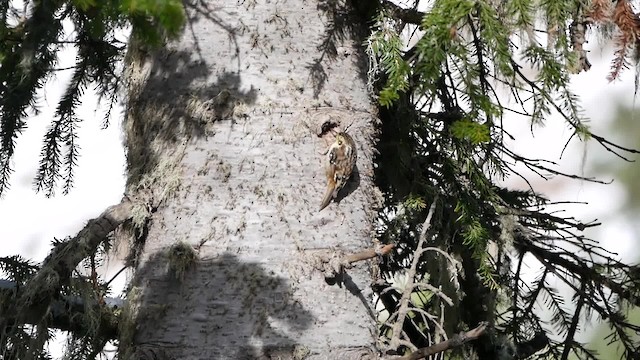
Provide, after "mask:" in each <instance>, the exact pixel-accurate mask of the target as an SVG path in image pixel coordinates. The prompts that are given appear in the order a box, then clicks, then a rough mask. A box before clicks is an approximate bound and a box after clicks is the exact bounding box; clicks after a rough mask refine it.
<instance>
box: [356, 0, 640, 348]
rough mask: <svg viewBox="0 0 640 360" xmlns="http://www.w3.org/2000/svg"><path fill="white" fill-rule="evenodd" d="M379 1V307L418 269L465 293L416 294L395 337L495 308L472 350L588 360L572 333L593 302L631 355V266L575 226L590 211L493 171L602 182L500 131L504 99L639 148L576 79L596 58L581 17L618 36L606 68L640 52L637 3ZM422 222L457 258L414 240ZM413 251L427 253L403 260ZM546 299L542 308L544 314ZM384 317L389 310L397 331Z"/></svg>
mask: <svg viewBox="0 0 640 360" xmlns="http://www.w3.org/2000/svg"><path fill="white" fill-rule="evenodd" d="M381 4H382V7H381V9H380V11H379V12H378V16H377V18H376V22H375V25H374V27H373V31H372V34H371V36H370V37H369V39H368V40H367V42H366V44H365V45H366V48H367V53H368V55H369V58H370V65H371V67H372V69H371V70H370V74H371V75H373V82H374V86H376V87H377V88H379V89H380V91H379V93H378V95H379V102H380V104H381V106H382V107H383V111H382V114H383V116H382V117H383V127H382V144H381V149H380V154H381V155H380V159H379V160H380V166H379V172H378V174H377V179H378V180H379V181H380V182H381V185H382V187H383V190H386V194H387V195H388V196H387V206H388V208H387V211H385V212H384V213H383V215H382V217H381V224H382V226H380V229H379V232H380V237H381V239H383V242H385V243H389V242H395V243H396V244H397V248H398V249H399V250H398V251H397V252H396V254H395V256H393V257H392V258H390V259H386V261H385V264H384V265H383V270H384V272H385V274H386V275H385V276H384V279H385V281H382V282H379V283H378V284H377V285H376V286H377V291H378V293H379V295H380V301H381V303H382V304H384V307H385V309H386V311H387V312H388V313H389V314H396V313H397V312H398V309H399V306H400V304H399V301H397V299H398V296H397V294H396V295H395V297H394V295H393V294H394V292H392V291H390V289H394V286H395V287H397V284H396V281H394V280H393V279H394V276H397V274H398V273H404V274H409V275H411V276H416V277H417V278H419V277H421V276H423V274H425V273H427V274H429V275H430V279H429V280H428V283H429V284H431V285H432V286H434V287H435V288H440V289H443V291H444V292H445V293H447V294H448V295H449V296H452V297H453V295H456V296H455V298H456V299H457V301H458V303H457V308H451V307H447V306H446V301H444V299H443V298H441V297H436V296H434V297H432V300H431V301H429V302H428V303H427V305H426V306H425V304H415V305H414V306H413V307H412V309H411V312H412V313H413V315H411V316H410V317H411V322H410V323H408V322H405V324H404V328H403V331H404V333H403V334H402V335H401V336H400V337H401V339H402V340H405V342H404V351H408V352H411V351H415V350H416V348H418V347H421V346H428V345H430V344H433V343H434V341H433V339H434V338H438V336H443V334H442V331H443V330H442V328H444V330H445V331H446V333H457V332H459V331H460V330H463V329H468V328H472V327H474V326H476V324H478V323H480V322H481V321H489V322H490V323H491V324H493V325H494V327H493V330H492V331H490V332H489V335H490V336H489V339H488V340H486V341H479V342H475V343H474V352H475V353H476V354H477V356H478V357H479V358H480V359H503V358H528V357H529V356H532V355H533V354H534V353H535V354H536V356H535V358H554V359H568V358H569V356H572V357H575V358H580V359H595V358H597V356H596V354H595V353H593V352H592V351H590V350H589V349H588V348H587V347H585V346H584V344H581V343H579V342H577V341H576V339H575V335H576V332H577V330H578V329H579V328H580V327H581V325H582V324H583V322H584V321H585V318H591V317H593V316H595V317H596V318H597V319H598V320H600V321H606V322H608V323H609V325H610V327H611V329H612V331H611V335H610V338H611V339H612V341H616V342H617V344H618V346H620V347H621V348H622V349H623V352H624V357H625V358H636V357H638V356H640V353H638V343H637V338H636V339H635V340H634V338H632V337H630V334H631V333H634V332H636V333H637V331H638V330H640V327H638V326H637V325H634V324H633V323H631V322H629V321H628V320H627V318H626V315H625V314H626V313H625V309H627V308H628V307H633V306H638V305H640V302H639V301H638V294H640V278H639V277H638V267H637V265H631V264H625V263H622V262H620V261H619V260H617V259H618V257H617V255H616V254H611V253H609V252H607V251H606V250H605V249H603V248H601V247H600V246H599V245H598V243H597V242H596V241H593V240H591V239H587V238H585V237H584V235H582V234H581V232H582V231H583V230H584V229H585V228H587V227H591V226H596V225H598V224H595V223H582V222H580V221H578V220H576V219H573V218H571V217H561V216H557V215H555V214H556V210H557V209H558V204H553V203H550V202H549V201H548V200H547V199H545V198H544V197H542V196H541V195H539V194H537V193H536V192H535V190H534V189H533V188H532V189H530V191H513V190H509V189H506V188H502V187H500V186H499V185H498V184H499V183H500V181H501V180H502V179H504V178H505V177H506V176H514V175H515V176H519V177H521V178H523V179H524V180H525V181H527V178H526V177H525V176H524V175H523V174H520V173H518V172H516V170H515V165H516V164H522V165H524V166H525V167H526V168H528V169H529V170H531V171H533V172H534V173H536V174H538V175H539V176H541V177H542V178H544V179H547V177H548V175H546V174H553V175H561V176H567V177H570V178H574V179H582V180H584V181H594V182H600V181H599V180H597V179H591V178H584V177H581V176H577V175H572V174H564V173H561V172H560V171H558V170H557V169H556V167H555V164H554V163H552V162H545V161H543V160H538V159H534V158H526V157H524V156H522V155H520V154H518V153H517V152H516V151H515V150H514V149H512V148H509V147H508V146H507V144H506V143H505V141H504V139H506V138H511V135H510V134H509V133H507V132H506V130H505V129H504V128H503V121H504V118H505V115H506V114H507V113H510V114H517V115H519V116H526V117H528V118H529V119H530V122H531V124H532V126H534V125H540V124H544V122H545V121H546V119H547V118H548V117H549V116H550V115H551V114H559V115H560V116H561V117H562V118H563V119H564V120H565V121H566V124H567V126H568V127H569V128H570V129H572V130H573V135H574V136H577V137H578V138H579V139H582V140H585V141H588V140H594V141H597V142H598V143H599V144H600V145H602V146H603V147H605V148H606V149H607V150H609V151H610V152H611V153H612V154H614V155H617V156H618V157H620V158H622V159H625V160H626V158H627V156H628V155H630V154H635V153H638V151H636V150H634V149H629V148H625V147H622V146H620V145H617V144H614V143H612V142H610V141H608V140H606V139H604V138H603V137H601V136H599V135H597V134H594V133H592V132H591V131H590V129H589V127H588V126H587V125H586V123H585V116H584V113H583V111H582V109H581V107H580V102H579V99H578V97H577V96H576V95H575V94H574V93H573V92H572V91H571V89H570V87H569V80H570V75H571V74H572V73H575V72H578V71H587V70H588V69H589V66H590V64H589V62H588V59H587V58H586V52H585V51H584V49H583V48H582V44H583V43H584V37H585V31H586V29H598V28H599V27H600V28H605V27H606V28H607V29H608V30H609V32H606V33H605V36H612V35H611V34H613V37H614V40H615V41H616V44H617V46H619V50H618V51H617V52H616V58H615V59H613V61H612V73H611V78H612V79H614V78H616V77H617V76H618V74H619V72H620V71H621V70H623V69H624V67H625V66H628V65H629V64H630V63H632V62H635V59H634V58H633V56H631V55H630V54H631V53H633V52H634V51H637V49H638V44H640V42H639V41H638V40H640V38H639V37H638V29H640V25H638V24H640V18H638V16H637V15H636V14H635V13H633V10H632V8H631V5H630V4H629V2H628V1H624V0H619V1H614V2H613V4H612V3H611V2H605V1H592V2H588V1H574V0H569V1H564V0H563V1H529V0H511V1H502V2H495V1H483V0H479V1H471V0H469V1H465V0H436V1H433V2H432V3H431V7H430V8H429V9H428V11H426V12H425V13H421V12H419V11H417V10H416V8H417V2H414V6H413V7H408V8H407V7H401V6H398V5H395V4H393V3H392V2H390V1H381ZM620 13H624V16H623V15H621V14H620ZM416 18H419V19H421V21H419V22H417V21H416ZM612 25H613V27H614V31H613V32H611V31H610V30H611V27H612ZM403 32H404V33H405V34H406V33H408V34H412V42H411V43H410V44H409V45H408V46H406V48H405V44H404V43H401V42H399V39H401V38H402V36H401V34H402V33H403ZM636 53H637V52H636ZM621 64H625V65H621ZM525 67H528V68H529V69H531V70H533V71H530V70H527V71H525ZM532 72H533V73H534V74H535V75H533V76H532V75H528V74H530V73H532ZM574 136H572V137H571V138H574ZM387 144H389V145H387ZM391 144H400V145H399V146H396V148H395V149H393V147H394V146H393V145H391ZM398 163H400V164H402V166H401V169H400V170H398V166H397V164H398ZM527 183H528V181H527ZM437 196H439V200H438V204H437V205H438V210H437V212H436V214H437V216H434V219H433V220H431V221H430V222H429V223H428V224H426V223H425V224H423V221H424V218H425V216H426V215H427V213H426V204H430V203H432V202H433V201H435V200H434V199H435V198H437ZM425 226H430V230H429V235H428V236H429V241H428V243H429V245H428V246H437V247H438V248H440V249H442V250H445V251H446V253H447V254H448V255H449V257H452V258H453V259H458V260H461V261H459V262H457V261H456V262H455V264H454V265H455V266H451V265H450V264H452V263H454V261H452V260H451V259H448V258H446V257H444V256H442V254H437V253H435V254H432V253H426V254H424V255H422V254H423V252H422V251H420V252H417V251H418V250H419V249H416V245H417V241H416V239H417V237H418V236H417V234H419V233H420V229H421V228H423V227H425ZM416 252H417V253H418V254H421V255H419V256H422V259H421V260H422V261H421V264H420V265H419V267H418V269H419V270H418V272H417V273H416V274H412V273H411V271H410V269H409V264H410V263H411V262H412V261H413V260H412V257H413V255H414V254H416ZM526 255H529V256H531V255H532V257H533V258H535V261H533V263H534V264H538V265H539V266H540V270H539V271H540V275H539V277H538V279H537V280H536V281H535V282H534V283H533V284H526V283H524V282H523V281H522V279H521V275H522V270H523V262H524V259H525V256H526ZM529 263H531V261H529ZM529 266H531V265H529ZM443 269H447V270H446V271H443ZM452 278H458V279H459V284H457V283H452ZM558 282H559V283H560V284H562V286H563V287H565V288H569V289H571V291H572V292H573V293H574V295H573V302H572V303H573V304H574V305H575V307H574V306H569V304H566V303H565V299H564V298H563V296H561V295H560V293H559V291H558V289H556V288H555V284H556V283H558ZM413 291H414V292H415V293H416V294H417V293H419V292H420V291H423V290H422V289H421V288H415V289H413ZM538 304H542V310H543V311H542V312H541V311H540V310H541V309H540V308H539V305H538ZM545 311H548V312H550V313H551V319H550V320H549V321H547V320H545V319H541V316H542V314H543V313H544V312H545ZM443 318H444V319H446V320H444V321H440V322H438V321H437V319H443ZM388 329H389V328H388V327H387V324H386V323H385V324H383V325H382V330H383V331H382V333H383V334H384V335H387V336H388V337H389V338H390V339H391V344H393V336H394V334H391V333H390V332H389V330H388ZM391 350H393V349H391ZM460 355H462V354H460ZM467 355H468V354H467Z"/></svg>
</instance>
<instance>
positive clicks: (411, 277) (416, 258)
mask: <svg viewBox="0 0 640 360" xmlns="http://www.w3.org/2000/svg"><path fill="white" fill-rule="evenodd" d="M437 201H438V197H437V196H436V198H435V199H433V202H432V203H431V207H430V208H429V213H428V214H427V218H426V219H425V221H424V223H423V224H422V231H421V232H420V238H419V239H418V246H417V247H416V251H415V254H414V255H413V262H412V264H411V268H410V269H409V272H408V273H407V278H408V283H407V285H406V287H405V288H404V291H403V292H402V298H400V307H399V308H398V312H397V314H398V315H397V317H396V322H395V323H394V324H393V328H392V331H393V332H392V333H393V335H392V338H391V341H390V343H389V348H390V349H397V348H398V347H399V345H400V340H401V339H400V335H401V331H402V325H403V324H404V319H405V317H406V316H407V313H408V311H409V300H410V299H411V293H412V292H413V290H414V288H415V287H416V283H415V281H416V280H415V279H416V273H417V269H418V263H419V262H420V257H421V256H422V254H423V253H424V252H425V251H426V249H424V248H423V245H424V243H425V241H426V239H427V231H428V230H429V228H430V227H431V218H433V213H434V211H435V209H436V203H437Z"/></svg>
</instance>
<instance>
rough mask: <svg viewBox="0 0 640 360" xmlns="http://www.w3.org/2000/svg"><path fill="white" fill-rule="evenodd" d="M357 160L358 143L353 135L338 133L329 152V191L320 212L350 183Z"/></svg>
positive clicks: (327, 170)
mask: <svg viewBox="0 0 640 360" xmlns="http://www.w3.org/2000/svg"><path fill="white" fill-rule="evenodd" d="M357 159H358V152H357V151H356V143H355V142H354V141H353V138H352V137H351V135H349V134H347V133H346V132H340V133H338V134H337V135H336V139H335V141H334V142H333V143H332V144H331V146H330V147H329V150H327V166H326V175H327V190H326V192H325V194H324V197H323V198H322V203H321V204H320V210H318V211H321V210H322V209H324V208H325V207H327V205H329V203H330V202H331V200H332V199H335V198H336V197H337V196H338V192H339V191H340V189H342V188H343V187H344V186H345V184H346V183H347V181H349V178H350V177H351V174H352V173H353V168H354V167H355V165H356V160H357Z"/></svg>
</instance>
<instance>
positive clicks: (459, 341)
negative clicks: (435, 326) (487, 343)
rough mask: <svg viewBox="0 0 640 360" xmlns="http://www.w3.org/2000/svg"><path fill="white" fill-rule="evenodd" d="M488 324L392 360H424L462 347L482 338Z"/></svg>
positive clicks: (484, 323)
mask: <svg viewBox="0 0 640 360" xmlns="http://www.w3.org/2000/svg"><path fill="white" fill-rule="evenodd" d="M488 324H489V323H487V322H482V323H480V324H479V325H478V326H477V327H476V328H475V329H472V330H469V331H467V332H466V333H465V332H463V333H460V334H456V335H454V336H452V337H451V338H450V339H448V340H445V341H441V342H439V343H437V344H435V345H431V346H429V347H424V348H420V349H418V350H416V351H414V352H412V353H411V354H409V355H405V356H402V357H399V358H394V359H397V360H418V359H424V358H426V357H427V356H431V355H433V354H437V353H440V352H443V351H446V350H449V349H452V348H454V347H458V346H462V345H463V344H465V343H467V342H469V341H471V340H475V339H477V338H479V337H480V336H482V335H483V334H484V332H485V330H486V328H487V325H488Z"/></svg>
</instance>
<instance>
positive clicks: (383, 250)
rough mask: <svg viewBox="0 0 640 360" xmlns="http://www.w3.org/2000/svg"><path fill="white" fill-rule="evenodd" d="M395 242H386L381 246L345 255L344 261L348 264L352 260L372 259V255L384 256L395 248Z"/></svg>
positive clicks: (352, 261)
mask: <svg viewBox="0 0 640 360" xmlns="http://www.w3.org/2000/svg"><path fill="white" fill-rule="evenodd" d="M395 247H396V245H395V244H387V245H384V246H381V247H379V248H378V247H376V248H375V249H367V250H364V251H361V252H358V253H355V254H351V255H347V256H345V262H346V263H349V264H353V263H354V262H358V261H362V260H369V259H373V258H374V257H376V256H378V255H380V256H385V255H388V254H389V253H391V250H393V248H395Z"/></svg>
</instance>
